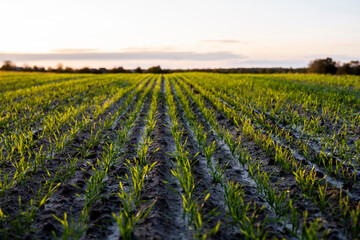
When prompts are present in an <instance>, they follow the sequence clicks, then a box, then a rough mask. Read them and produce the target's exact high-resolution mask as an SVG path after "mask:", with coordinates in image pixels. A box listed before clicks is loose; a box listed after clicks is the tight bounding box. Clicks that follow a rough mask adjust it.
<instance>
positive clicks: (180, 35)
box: [0, 0, 360, 68]
mask: <svg viewBox="0 0 360 240" xmlns="http://www.w3.org/2000/svg"><path fill="white" fill-rule="evenodd" d="M0 21H1V30H0V61H4V60H12V61H13V62H15V63H16V64H17V65H18V66H22V65H23V64H25V63H27V64H29V65H34V64H36V65H41V66H45V67H48V66H56V65H57V64H58V63H60V62H61V63H63V65H65V66H72V67H84V66H89V67H114V66H123V67H125V68H134V67H137V66H141V67H142V68H147V67H150V66H154V65H161V66H162V67H163V68H206V67H212V68H215V67H216V68H220V67H226V68H229V67H278V66H282V67H290V66H291V67H304V66H306V65H307V64H308V62H309V61H310V60H312V59H315V58H320V57H327V56H329V57H332V58H334V59H335V60H340V61H349V60H360V1H359V0H342V1H339V0H337V1H335V0H252V1H250V0H249V1H245V0H221V1H220V0H206V1H205V0H192V1H190V0H182V1H171V0H167V1H165V0H153V1H145V0H141V1H140V0H134V1H125V0H103V1H93V0H86V1H85V0H71V1H70V0H62V1H55V0H46V1H45V0H32V1H28V0H11V1H10V0H2V1H1V2H0Z"/></svg>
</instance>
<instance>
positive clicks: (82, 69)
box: [78, 67, 91, 73]
mask: <svg viewBox="0 0 360 240" xmlns="http://www.w3.org/2000/svg"><path fill="white" fill-rule="evenodd" d="M78 72H79V73H91V70H90V68H88V67H83V68H81V69H79V70H78Z"/></svg>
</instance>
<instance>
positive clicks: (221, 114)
mask: <svg viewBox="0 0 360 240" xmlns="http://www.w3.org/2000/svg"><path fill="white" fill-rule="evenodd" d="M359 93H360V77H350V76H340V77H339V76H330V75H329V76H326V75H308V74H302V75H301V74H267V75H261V74H257V75H251V74H226V75H225V74H215V73H173V74H165V75H154V74H103V75H93V74H48V73H5V72H2V73H1V72H0V103H1V104H0V239H56V238H57V239H119V238H121V239H131V238H132V239H205V238H208V239H272V238H278V239H282V238H285V239H321V238H324V239H359V236H360V185H359V182H360V178H359V166H360V95H359Z"/></svg>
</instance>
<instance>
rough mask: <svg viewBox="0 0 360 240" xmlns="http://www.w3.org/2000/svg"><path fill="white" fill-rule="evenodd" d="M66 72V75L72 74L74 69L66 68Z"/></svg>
mask: <svg viewBox="0 0 360 240" xmlns="http://www.w3.org/2000/svg"><path fill="white" fill-rule="evenodd" d="M64 72H66V73H72V72H74V69H72V68H71V67H66V68H65V69H64Z"/></svg>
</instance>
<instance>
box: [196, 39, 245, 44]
mask: <svg viewBox="0 0 360 240" xmlns="http://www.w3.org/2000/svg"><path fill="white" fill-rule="evenodd" d="M200 43H218V44H236V43H242V44H250V42H248V41H239V40H233V39H223V40H201V41H200Z"/></svg>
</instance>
